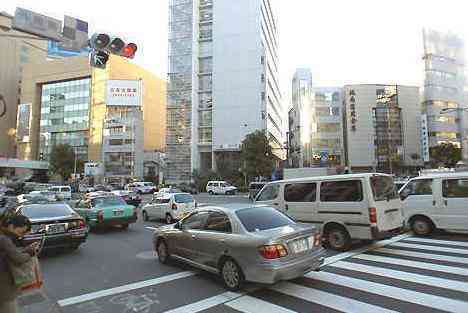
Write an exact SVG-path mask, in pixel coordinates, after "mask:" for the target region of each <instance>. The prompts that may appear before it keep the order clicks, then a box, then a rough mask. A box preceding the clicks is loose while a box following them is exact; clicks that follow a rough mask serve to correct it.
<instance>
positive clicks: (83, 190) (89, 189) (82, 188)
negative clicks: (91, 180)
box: [78, 185, 96, 193]
mask: <svg viewBox="0 0 468 313" xmlns="http://www.w3.org/2000/svg"><path fill="white" fill-rule="evenodd" d="M78 191H79V192H81V193H88V192H93V191H96V189H94V187H92V186H86V185H80V186H79V187H78Z"/></svg>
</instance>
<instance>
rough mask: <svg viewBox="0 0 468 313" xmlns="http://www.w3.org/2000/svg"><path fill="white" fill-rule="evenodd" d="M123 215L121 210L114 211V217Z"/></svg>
mask: <svg viewBox="0 0 468 313" xmlns="http://www.w3.org/2000/svg"><path fill="white" fill-rule="evenodd" d="M123 215H124V211H123V210H118V211H114V216H123Z"/></svg>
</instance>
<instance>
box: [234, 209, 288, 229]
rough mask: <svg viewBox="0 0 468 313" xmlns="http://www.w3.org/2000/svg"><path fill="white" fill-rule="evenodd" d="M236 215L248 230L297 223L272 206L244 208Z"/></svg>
mask: <svg viewBox="0 0 468 313" xmlns="http://www.w3.org/2000/svg"><path fill="white" fill-rule="evenodd" d="M236 215H237V217H238V218H239V220H240V221H241V223H242V225H244V227H245V229H246V230H247V231H248V232H257V231H262V230H268V229H273V228H277V227H282V226H286V225H291V224H295V222H294V221H293V220H292V219H291V218H289V217H288V216H286V215H285V214H283V213H281V212H279V211H278V210H276V209H274V208H271V207H257V208H248V209H242V210H239V211H237V212H236Z"/></svg>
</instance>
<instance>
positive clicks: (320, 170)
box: [283, 167, 336, 179]
mask: <svg viewBox="0 0 468 313" xmlns="http://www.w3.org/2000/svg"><path fill="white" fill-rule="evenodd" d="M335 174H336V169H334V168H328V167H299V168H285V169H284V172H283V179H293V178H306V177H316V176H328V175H335Z"/></svg>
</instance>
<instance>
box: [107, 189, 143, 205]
mask: <svg viewBox="0 0 468 313" xmlns="http://www.w3.org/2000/svg"><path fill="white" fill-rule="evenodd" d="M111 192H112V194H114V195H116V196H119V197H121V198H122V199H123V200H124V201H125V202H126V203H127V204H130V205H133V206H135V207H138V206H140V204H141V196H140V195H138V194H137V193H135V192H133V191H129V190H114V191H111Z"/></svg>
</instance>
